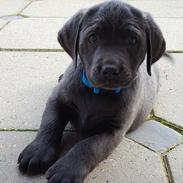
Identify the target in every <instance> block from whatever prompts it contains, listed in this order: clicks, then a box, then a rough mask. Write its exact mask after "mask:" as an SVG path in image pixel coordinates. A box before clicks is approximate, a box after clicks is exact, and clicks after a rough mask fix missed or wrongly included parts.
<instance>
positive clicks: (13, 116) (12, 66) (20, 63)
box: [0, 52, 71, 129]
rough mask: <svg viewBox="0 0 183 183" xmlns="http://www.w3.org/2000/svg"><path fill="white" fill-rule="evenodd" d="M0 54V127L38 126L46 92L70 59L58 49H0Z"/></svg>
mask: <svg viewBox="0 0 183 183" xmlns="http://www.w3.org/2000/svg"><path fill="white" fill-rule="evenodd" d="M0 58H1V59H0V68H1V73H0V86H1V90H0V104H1V105H0V111H1V112H0V128H20V129H32V128H38V127H39V124H40V120H41V116H42V112H43V109H44V107H45V104H46V101H47V99H48V96H49V95H50V93H51V91H52V89H53V88H54V86H55V85H56V84H57V79H58V77H59V75H60V74H61V73H63V71H64V70H65V68H66V67H67V65H68V64H69V63H70V61H71V59H70V58H69V56H67V55H66V54H65V53H61V52H54V53H47V52H42V53H38V52H0Z"/></svg>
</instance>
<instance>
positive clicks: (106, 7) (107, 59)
mask: <svg viewBox="0 0 183 183" xmlns="http://www.w3.org/2000/svg"><path fill="white" fill-rule="evenodd" d="M58 41H59V43H60V44H61V46H62V47H63V48H64V49H65V51H66V52H67V53H68V54H69V55H70V56H71V57H72V58H73V61H74V62H75V65H77V58H78V56H79V57H80V59H81V61H82V64H83V67H84V70H85V72H86V75H87V78H88V79H89V80H90V82H92V83H93V85H94V86H95V87H100V88H104V89H113V88H117V87H122V88H123V87H127V86H128V85H129V84H131V83H132V82H133V80H134V79H135V78H136V75H137V71H138V68H139V66H140V65H141V63H142V62H143V60H144V58H145V55H146V54H147V72H148V74H149V75H151V65H152V64H153V63H154V62H156V61H157V60H158V59H159V58H160V57H161V56H162V54H163V53H164V51H165V40H164V38H163V36H162V33H161V31H160V29H159V28H158V26H157V25H156V24H155V22H154V21H153V19H152V18H151V16H150V15H149V14H147V13H144V12H141V11H140V10H138V9H136V8H133V7H132V6H130V5H127V4H124V3H122V2H120V1H109V2H106V3H102V4H99V5H96V6H94V7H92V8H90V9H89V10H81V11H80V12H78V13H77V14H76V15H74V16H73V17H72V18H71V19H70V20H69V21H68V22H67V23H66V24H65V26H64V27H63V28H62V29H61V30H60V31H59V33H58Z"/></svg>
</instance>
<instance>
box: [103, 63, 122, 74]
mask: <svg viewBox="0 0 183 183" xmlns="http://www.w3.org/2000/svg"><path fill="white" fill-rule="evenodd" d="M101 74H102V75H103V76H109V77H115V76H118V75H119V69H118V68H117V67H116V66H114V65H104V66H103V67H102V69H101Z"/></svg>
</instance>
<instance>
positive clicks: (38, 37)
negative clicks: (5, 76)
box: [0, 18, 183, 50]
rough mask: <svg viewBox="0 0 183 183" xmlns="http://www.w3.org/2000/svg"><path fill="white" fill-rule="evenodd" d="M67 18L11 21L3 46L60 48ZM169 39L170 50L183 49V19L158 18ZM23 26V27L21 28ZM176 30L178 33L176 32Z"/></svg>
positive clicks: (2, 36) (3, 34)
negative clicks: (58, 35) (59, 32)
mask: <svg viewBox="0 0 183 183" xmlns="http://www.w3.org/2000/svg"><path fill="white" fill-rule="evenodd" d="M66 20H67V19H65V18H23V19H18V20H14V21H13V22H11V23H9V25H8V26H6V27H5V28H4V29H3V30H2V31H1V32H0V42H1V45H0V47H1V48H11V49H12V48H13V49H14V48H17V49H22V48H23V49H30V48H31V49H60V48H61V47H60V45H59V43H58V42H57V33H58V31H59V30H60V28H61V27H62V26H63V25H64V23H65V22H66ZM156 21H157V23H158V24H159V25H160V27H161V29H162V31H163V33H164V36H165V38H166V41H167V49H168V50H183V39H180V37H182V32H181V30H183V19H174V18H172V19H167V18H157V19H156ZM20 27H21V28H20ZM175 32H176V34H175Z"/></svg>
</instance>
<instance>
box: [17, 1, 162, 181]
mask: <svg viewBox="0 0 183 183" xmlns="http://www.w3.org/2000/svg"><path fill="white" fill-rule="evenodd" d="M58 41H59V43H60V44H61V46H62V47H63V48H64V50H65V51H66V52H67V53H68V54H69V55H70V56H71V57H72V59H73V62H72V63H71V64H70V66H69V67H68V68H67V70H66V71H65V73H64V75H63V77H62V78H61V80H60V82H59V83H58V85H57V86H56V87H55V89H54V90H53V93H52V94H51V96H50V97H49V99H48V102H47V104H46V109H45V111H44V113H43V117H42V122H41V126H40V129H39V132H38V134H37V136H36V138H35V139H34V140H33V142H32V143H31V144H29V145H28V146H27V147H26V148H25V149H24V150H23V152H22V153H21V154H20V156H19V158H18V163H19V168H20V170H21V171H22V172H25V173H31V174H37V173H42V172H45V171H46V170H47V169H48V168H49V167H50V166H51V165H52V164H53V163H54V162H55V160H56V157H57V152H58V148H59V144H60V142H61V139H62V134H63V130H64V128H65V126H66V125H67V123H68V122H69V121H70V122H71V124H72V125H73V126H74V127H75V128H76V130H77V131H78V132H79V133H80V134H81V135H82V136H83V140H81V141H80V142H78V143H77V144H76V145H74V146H73V147H72V148H71V149H70V151H69V152H68V153H66V154H65V155H64V156H63V157H61V158H60V159H58V160H57V161H56V162H55V163H54V164H53V165H52V166H51V167H50V168H49V169H48V171H47V179H48V182H49V183H82V182H83V181H84V178H85V177H86V176H87V174H88V173H89V172H90V171H91V170H92V169H93V168H95V167H96V165H97V164H98V163H99V162H100V161H102V160H103V159H105V158H106V157H107V156H108V155H109V154H110V153H111V152H112V150H113V149H114V148H115V147H116V146H117V145H118V144H119V143H120V141H121V139H122V138H123V136H125V134H126V133H127V132H128V131H131V130H134V129H135V128H137V127H138V126H139V125H140V124H141V123H142V122H143V121H144V120H145V118H146V117H147V116H148V115H149V113H150V111H151V110H152V107H153V102H154V99H155V96H156V93H157V90H158V72H157V70H156V67H155V65H154V63H155V62H156V61H157V60H158V59H159V58H160V57H161V56H162V55H163V53H164V52H165V40H164V38H163V36H162V33H161V31H160V29H159V28H158V26H157V25H156V23H155V22H154V21H153V19H152V17H151V16H150V15H149V14H147V13H145V12H142V11H140V10H138V9H136V8H134V7H132V6H130V5H128V4H125V3H122V2H121V1H108V2H104V3H101V4H99V5H96V6H94V7H91V8H90V9H85V10H81V11H79V12H78V13H77V14H76V15H74V16H73V17H72V18H71V19H70V20H69V21H68V22H67V23H66V24H65V25H64V27H63V28H62V29H61V30H60V31H59V33H58ZM144 60H145V61H144ZM152 64H153V65H152ZM151 73H152V76H151Z"/></svg>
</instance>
